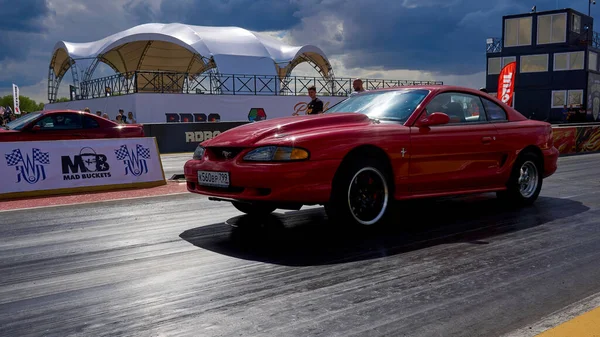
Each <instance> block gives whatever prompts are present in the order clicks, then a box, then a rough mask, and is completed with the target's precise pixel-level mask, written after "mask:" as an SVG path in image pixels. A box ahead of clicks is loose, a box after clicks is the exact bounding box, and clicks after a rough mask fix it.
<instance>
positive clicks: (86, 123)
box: [83, 116, 100, 129]
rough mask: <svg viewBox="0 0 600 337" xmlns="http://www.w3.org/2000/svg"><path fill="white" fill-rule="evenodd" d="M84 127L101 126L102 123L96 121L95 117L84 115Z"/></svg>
mask: <svg viewBox="0 0 600 337" xmlns="http://www.w3.org/2000/svg"><path fill="white" fill-rule="evenodd" d="M83 127H84V128H86V129H95V128H98V127H100V124H98V122H96V120H95V119H93V118H92V117H90V116H84V117H83Z"/></svg>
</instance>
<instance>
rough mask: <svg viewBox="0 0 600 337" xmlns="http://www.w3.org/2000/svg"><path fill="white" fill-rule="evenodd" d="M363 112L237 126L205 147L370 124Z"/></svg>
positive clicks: (296, 117)
mask: <svg viewBox="0 0 600 337" xmlns="http://www.w3.org/2000/svg"><path fill="white" fill-rule="evenodd" d="M371 123H372V122H371V119H370V118H369V117H368V116H366V115H363V114H360V113H330V114H322V115H308V116H295V117H283V118H276V119H272V120H265V121H260V122H254V123H250V124H245V125H242V126H238V127H235V128H233V129H230V130H227V131H226V132H223V133H221V134H219V135H218V136H217V137H215V138H212V139H209V140H206V141H204V142H203V143H202V146H223V147H247V146H253V145H256V144H257V143H260V142H262V141H265V140H275V139H283V138H287V137H290V136H297V135H300V134H306V133H313V132H323V131H325V130H326V129H330V128H335V129H339V128H344V127H356V126H359V125H368V124H371Z"/></svg>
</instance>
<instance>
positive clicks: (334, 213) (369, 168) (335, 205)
mask: <svg viewBox="0 0 600 337" xmlns="http://www.w3.org/2000/svg"><path fill="white" fill-rule="evenodd" d="M389 176H390V174H389V172H387V170H386V167H385V165H383V163H382V162H381V161H380V160H377V159H367V160H362V161H358V160H357V161H354V162H352V163H350V164H349V165H348V166H347V167H345V168H343V171H341V172H340V176H339V179H336V182H335V184H334V186H333V190H332V197H331V201H330V203H329V204H328V205H326V206H325V212H326V213H327V217H328V218H329V219H330V220H332V221H333V222H337V223H341V224H342V223H343V224H350V225H359V226H370V225H376V224H379V223H381V222H383V221H384V220H385V218H386V217H387V214H388V209H389V204H390V202H391V199H392V198H391V195H392V193H391V191H392V189H391V188H390V187H389V186H390V183H391V182H390V179H389Z"/></svg>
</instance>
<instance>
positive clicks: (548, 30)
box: [537, 13, 567, 44]
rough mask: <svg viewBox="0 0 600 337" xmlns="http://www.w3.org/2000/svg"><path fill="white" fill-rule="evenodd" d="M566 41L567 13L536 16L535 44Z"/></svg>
mask: <svg viewBox="0 0 600 337" xmlns="http://www.w3.org/2000/svg"><path fill="white" fill-rule="evenodd" d="M566 41H567V14H566V13H560V14H550V15H540V16H538V29H537V44H548V43H562V42H566Z"/></svg>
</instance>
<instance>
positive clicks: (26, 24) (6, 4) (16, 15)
mask: <svg viewBox="0 0 600 337" xmlns="http://www.w3.org/2000/svg"><path fill="white" fill-rule="evenodd" d="M51 14H52V12H51V10H50V9H49V7H48V4H47V3H46V1H44V0H19V1H9V0H0V61H6V60H9V59H19V58H21V59H22V58H23V57H24V56H26V55H27V54H28V52H29V51H30V50H31V49H32V48H35V45H36V42H39V40H38V39H39V34H40V33H43V32H45V27H44V25H43V23H42V22H43V20H44V19H45V18H47V17H49V16H50V15H51Z"/></svg>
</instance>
